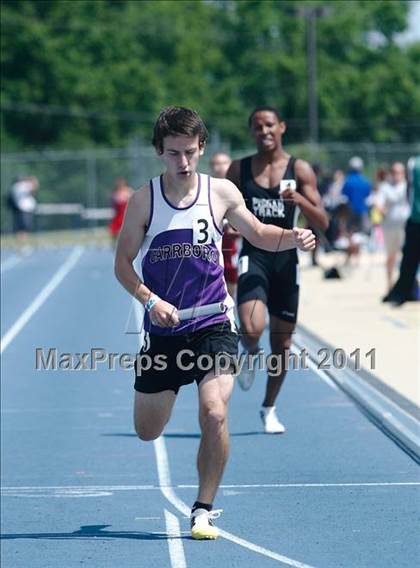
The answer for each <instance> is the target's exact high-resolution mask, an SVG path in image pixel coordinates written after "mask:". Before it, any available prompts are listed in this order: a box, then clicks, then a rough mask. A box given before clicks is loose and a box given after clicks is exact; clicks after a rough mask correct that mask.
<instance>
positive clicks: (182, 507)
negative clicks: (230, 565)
mask: <svg viewBox="0 0 420 568" xmlns="http://www.w3.org/2000/svg"><path fill="white" fill-rule="evenodd" d="M133 302H134V311H135V314H136V317H137V323H138V324H139V323H140V317H141V313H140V304H139V302H138V301H137V300H133ZM153 445H154V449H155V456H156V466H157V470H158V477H159V485H160V489H161V492H162V494H163V496H164V497H166V499H167V500H168V501H169V502H170V503H172V505H173V506H174V507H175V509H178V511H180V512H181V513H183V514H184V515H186V516H187V517H189V515H190V508H189V507H188V506H187V504H186V503H184V501H182V499H180V498H179V497H178V496H177V495H176V493H175V491H174V490H173V489H172V487H171V475H170V469H169V461H168V454H167V452H166V445H165V440H164V439H163V438H162V436H159V438H157V439H156V440H154V442H153ZM220 536H222V537H223V538H225V539H226V540H229V541H231V542H234V543H235V544H239V545H240V546H243V547H244V548H247V549H248V550H252V551H253V552H257V553H258V554H261V555H263V556H266V557H268V558H272V559H273V560H277V561H278V562H280V563H283V564H286V565H288V566H293V567H294V568H314V567H313V566H310V565H309V564H303V563H302V562H298V561H297V560H293V559H291V558H288V557H287V556H283V555H282V554H277V553H276V552H273V551H271V550H268V549H267V548H263V547H261V546H258V545H256V544H254V543H252V542H249V541H247V540H245V539H243V538H239V537H237V536H235V535H234V534H231V533H228V532H227V531H223V530H221V531H220Z"/></svg>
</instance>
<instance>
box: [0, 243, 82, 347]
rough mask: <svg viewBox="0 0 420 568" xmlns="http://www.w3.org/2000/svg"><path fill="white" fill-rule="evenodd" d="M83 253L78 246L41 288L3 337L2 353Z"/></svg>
mask: <svg viewBox="0 0 420 568" xmlns="http://www.w3.org/2000/svg"><path fill="white" fill-rule="evenodd" d="M82 254H83V248H82V247H76V248H75V249H74V250H73V251H72V252H71V254H70V255H69V256H68V257H67V260H66V261H65V262H64V264H62V266H61V267H60V268H59V269H58V270H57V272H56V273H55V274H54V276H53V277H52V278H51V280H50V281H49V282H48V284H47V285H46V286H45V287H44V288H43V289H42V290H41V292H40V293H39V294H38V296H37V297H36V298H35V300H34V301H33V302H32V303H31V304H30V305H29V306H28V307H27V308H26V310H25V311H24V312H23V313H22V315H21V316H20V317H19V318H18V319H17V320H16V321H15V323H14V324H13V325H12V327H11V328H10V329H9V331H7V332H6V333H5V334H4V335H3V337H2V338H1V347H0V353H3V351H4V350H5V349H6V347H7V346H8V345H9V344H10V343H11V342H12V341H13V339H14V338H15V337H16V336H17V335H18V333H19V332H20V331H21V330H22V329H23V328H24V327H25V325H26V324H27V323H28V321H29V320H30V319H31V317H32V316H33V315H34V314H35V313H36V312H37V311H38V310H39V308H40V307H41V306H42V305H43V304H44V302H45V301H46V300H47V299H48V297H49V296H50V295H51V294H52V293H53V292H54V290H55V289H56V288H57V287H58V286H59V285H60V284H61V282H62V281H63V280H64V278H65V277H66V276H67V274H68V273H69V272H70V270H71V269H72V268H73V267H74V266H75V264H76V263H77V261H78V260H79V258H80V257H81V256H82Z"/></svg>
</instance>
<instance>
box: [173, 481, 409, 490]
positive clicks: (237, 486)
mask: <svg viewBox="0 0 420 568" xmlns="http://www.w3.org/2000/svg"><path fill="white" fill-rule="evenodd" d="M405 485H407V486H413V485H420V481H401V482H399V481H396V482H393V481H389V482H388V481H383V482H382V481H379V482H377V483H375V482H372V483H261V484H254V483H250V484H248V485H247V484H231V485H220V489H260V488H261V489H265V488H267V489H276V488H279V489H282V488H287V487H290V488H294V487H394V486H395V487H403V486H405ZM176 487H177V488H179V489H197V488H198V485H177V486H176Z"/></svg>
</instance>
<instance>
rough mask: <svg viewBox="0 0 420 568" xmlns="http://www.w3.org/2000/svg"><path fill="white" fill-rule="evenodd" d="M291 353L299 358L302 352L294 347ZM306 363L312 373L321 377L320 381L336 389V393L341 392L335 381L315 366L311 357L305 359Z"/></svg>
mask: <svg viewBox="0 0 420 568" xmlns="http://www.w3.org/2000/svg"><path fill="white" fill-rule="evenodd" d="M290 351H291V352H292V353H293V354H296V355H297V356H298V357H299V355H300V352H299V351H298V350H297V349H296V347H295V345H292V347H291V349H290ZM305 363H306V365H308V367H309V368H310V369H312V371H314V372H315V373H316V374H317V375H318V377H319V378H320V379H322V380H323V381H324V383H326V384H327V385H328V386H329V387H331V388H332V389H334V390H335V391H338V390H340V389H339V388H338V386H337V385H336V384H335V383H334V381H333V380H332V379H330V377H329V376H328V375H327V373H325V372H324V371H322V369H320V368H319V367H318V366H317V365H315V363H314V362H313V361H312V360H311V359H309V357H307V358H306V359H305Z"/></svg>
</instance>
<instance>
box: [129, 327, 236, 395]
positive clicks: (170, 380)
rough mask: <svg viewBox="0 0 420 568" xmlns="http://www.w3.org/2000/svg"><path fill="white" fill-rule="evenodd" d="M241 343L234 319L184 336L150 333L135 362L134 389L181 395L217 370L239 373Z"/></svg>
mask: <svg viewBox="0 0 420 568" xmlns="http://www.w3.org/2000/svg"><path fill="white" fill-rule="evenodd" d="M238 342H239V337H238V334H237V333H236V332H234V331H232V330H231V324H230V322H226V323H218V324H214V325H209V326H208V327H205V328H203V329H199V330H197V331H193V332H190V333H185V334H181V335H173V336H167V335H166V336H162V335H151V334H148V333H146V336H145V340H144V343H143V347H142V348H141V350H140V353H139V355H138V356H137V359H136V362H135V365H134V368H135V372H136V380H135V383H134V388H135V390H136V391H139V392H144V393H156V392H162V391H164V390H172V391H174V392H175V394H177V393H178V391H179V389H180V387H181V386H182V385H187V384H189V383H192V382H194V381H196V383H197V384H200V382H201V381H202V380H203V379H204V377H205V376H206V375H207V373H209V372H210V371H211V370H213V369H218V368H221V370H222V371H223V372H225V373H232V372H235V370H236V362H237V355H238Z"/></svg>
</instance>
